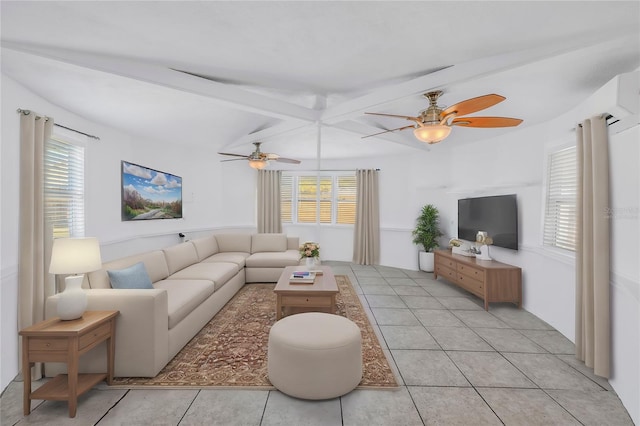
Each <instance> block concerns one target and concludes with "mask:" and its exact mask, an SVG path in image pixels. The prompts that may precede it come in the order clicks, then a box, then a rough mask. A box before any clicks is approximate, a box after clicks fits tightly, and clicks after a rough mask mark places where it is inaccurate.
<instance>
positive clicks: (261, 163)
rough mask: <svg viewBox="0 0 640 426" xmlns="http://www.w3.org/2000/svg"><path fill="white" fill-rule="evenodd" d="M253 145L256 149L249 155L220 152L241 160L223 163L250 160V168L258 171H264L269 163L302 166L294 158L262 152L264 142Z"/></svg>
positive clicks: (235, 159) (234, 159) (233, 159)
mask: <svg viewBox="0 0 640 426" xmlns="http://www.w3.org/2000/svg"><path fill="white" fill-rule="evenodd" d="M253 144H254V145H255V146H256V149H255V151H253V152H252V153H251V154H249V155H241V154H230V153H227V152H219V153H218V154H220V155H230V156H233V157H240V158H232V159H230V160H222V161H237V160H249V166H251V167H253V168H254V169H258V170H260V169H264V168H265V167H267V166H268V165H269V161H280V162H282V163H291V164H300V160H294V159H292V158H284V157H280V156H279V155H278V154H273V153H269V152H262V151H260V145H261V144H262V142H253Z"/></svg>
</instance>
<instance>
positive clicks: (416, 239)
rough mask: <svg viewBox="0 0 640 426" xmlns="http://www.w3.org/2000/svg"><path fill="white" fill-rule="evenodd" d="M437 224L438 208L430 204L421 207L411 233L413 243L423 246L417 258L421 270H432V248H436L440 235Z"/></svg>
mask: <svg viewBox="0 0 640 426" xmlns="http://www.w3.org/2000/svg"><path fill="white" fill-rule="evenodd" d="M438 225H439V218H438V209H437V208H436V207H435V206H434V205H432V204H427V205H426V206H424V207H422V211H421V213H420V216H418V218H417V219H416V228H415V229H414V230H413V232H412V233H411V235H413V243H414V244H417V245H421V246H422V247H423V248H424V251H421V252H420V258H419V260H420V270H421V271H426V272H433V264H434V255H433V250H435V249H436V248H438V238H439V237H440V236H442V232H440V228H438Z"/></svg>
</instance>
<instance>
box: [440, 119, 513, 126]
mask: <svg viewBox="0 0 640 426" xmlns="http://www.w3.org/2000/svg"><path fill="white" fill-rule="evenodd" d="M520 123H522V120H521V119H519V118H509V117H458V118H454V119H453V121H451V125H452V126H463V127H515V126H517V125H518V124H520Z"/></svg>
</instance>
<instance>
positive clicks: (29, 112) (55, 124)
mask: <svg viewBox="0 0 640 426" xmlns="http://www.w3.org/2000/svg"><path fill="white" fill-rule="evenodd" d="M16 112H18V113H21V114H24V115H29V114H31V111H30V110H28V109H22V108H18V109H17V110H16ZM44 118H45V119H47V120H48V119H49V117H44ZM53 125H54V126H58V127H62V128H63V129H67V130H70V131H72V132H75V133H78V134H80V135H84V136H86V137H88V138H91V139H95V140H97V141H99V140H100V138H99V137H98V136H94V135H90V134H89V133H85V132H81V131H80V130H76V129H72V128H71V127H67V126H63V125H62V124H58V123H53Z"/></svg>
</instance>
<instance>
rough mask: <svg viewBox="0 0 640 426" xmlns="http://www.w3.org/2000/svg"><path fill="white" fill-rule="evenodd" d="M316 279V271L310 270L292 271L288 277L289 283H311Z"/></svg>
mask: <svg viewBox="0 0 640 426" xmlns="http://www.w3.org/2000/svg"><path fill="white" fill-rule="evenodd" d="M315 279H316V273H315V272H310V271H294V272H293V274H291V276H290V277H289V282H290V283H291V284H313V281H314V280H315Z"/></svg>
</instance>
